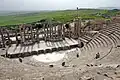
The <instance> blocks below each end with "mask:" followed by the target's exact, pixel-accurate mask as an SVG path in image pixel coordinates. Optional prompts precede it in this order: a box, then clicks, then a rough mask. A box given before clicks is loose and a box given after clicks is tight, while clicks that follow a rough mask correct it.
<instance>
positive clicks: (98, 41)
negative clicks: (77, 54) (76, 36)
mask: <svg viewBox="0 0 120 80" xmlns="http://www.w3.org/2000/svg"><path fill="white" fill-rule="evenodd" d="M119 26H120V24H118V23H117V24H112V25H111V26H109V27H107V28H104V29H102V30H100V31H99V33H98V34H97V36H96V37H95V38H92V40H91V41H90V42H89V43H88V44H86V45H85V46H84V47H83V48H82V51H88V50H94V49H96V48H99V47H108V46H113V47H115V46H116V45H117V44H118V43H120V27H119ZM83 38H84V37H83Z"/></svg>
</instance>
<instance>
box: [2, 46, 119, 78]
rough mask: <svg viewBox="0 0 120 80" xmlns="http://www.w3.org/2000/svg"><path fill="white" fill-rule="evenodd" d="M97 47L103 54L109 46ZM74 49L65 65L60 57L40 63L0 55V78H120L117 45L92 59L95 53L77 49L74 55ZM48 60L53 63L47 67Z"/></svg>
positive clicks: (28, 58) (30, 58) (29, 58)
mask: <svg viewBox="0 0 120 80" xmlns="http://www.w3.org/2000/svg"><path fill="white" fill-rule="evenodd" d="M101 49H103V50H102V51H101V53H102V54H104V55H105V53H106V54H107V53H108V52H109V50H110V49H111V48H108V47H106V48H105V47H103V48H101ZM103 52H104V53H103ZM76 53H77V51H76V50H75V51H70V52H69V53H68V54H67V56H69V59H68V57H67V60H64V61H65V62H66V67H63V66H62V65H61V64H62V62H63V60H61V61H58V62H56V63H44V64H43V63H42V62H38V61H36V60H33V59H32V57H27V58H24V59H23V62H22V63H20V62H19V60H18V59H14V60H10V59H6V58H2V57H0V80H120V63H119V61H120V58H119V55H120V48H113V49H112V51H111V53H110V54H109V55H107V56H106V57H104V58H102V57H103V56H102V55H101V57H100V59H98V60H96V59H94V56H95V53H91V54H90V52H87V53H81V54H80V56H79V57H78V58H77V57H76ZM71 56H72V59H71ZM73 57H74V58H73ZM84 58H85V59H84ZM101 58H102V59H101ZM50 64H53V65H54V66H53V67H52V68H51V67H49V65H50Z"/></svg>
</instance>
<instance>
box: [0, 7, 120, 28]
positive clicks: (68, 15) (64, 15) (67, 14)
mask: <svg viewBox="0 0 120 80" xmlns="http://www.w3.org/2000/svg"><path fill="white" fill-rule="evenodd" d="M77 13H78V14H79V17H81V19H105V17H104V16H103V15H109V16H114V15H116V14H118V13H120V12H119V11H113V10H112V11H108V10H96V9H81V10H78V11H77V10H64V11H48V12H47V11H46V12H31V13H26V14H18V15H7V16H0V26H6V25H16V24H21V23H31V22H36V21H39V20H41V19H46V18H50V19H51V18H54V19H55V20H56V21H61V22H67V21H70V20H73V19H74V18H75V17H76V16H77Z"/></svg>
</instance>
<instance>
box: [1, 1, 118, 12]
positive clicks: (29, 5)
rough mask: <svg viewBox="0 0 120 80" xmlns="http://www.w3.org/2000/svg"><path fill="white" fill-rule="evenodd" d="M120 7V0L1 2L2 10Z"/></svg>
mask: <svg viewBox="0 0 120 80" xmlns="http://www.w3.org/2000/svg"><path fill="white" fill-rule="evenodd" d="M77 6H78V7H81V8H88V7H89V8H97V7H120V0H0V10H5V11H6V10H59V9H75V8H76V7H77Z"/></svg>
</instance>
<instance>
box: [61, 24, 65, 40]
mask: <svg viewBox="0 0 120 80" xmlns="http://www.w3.org/2000/svg"><path fill="white" fill-rule="evenodd" d="M62 29H63V39H65V25H64V24H63V25H62Z"/></svg>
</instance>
